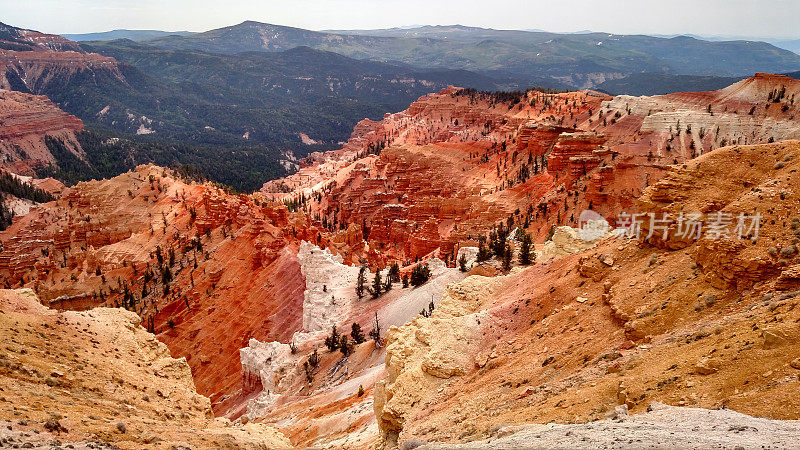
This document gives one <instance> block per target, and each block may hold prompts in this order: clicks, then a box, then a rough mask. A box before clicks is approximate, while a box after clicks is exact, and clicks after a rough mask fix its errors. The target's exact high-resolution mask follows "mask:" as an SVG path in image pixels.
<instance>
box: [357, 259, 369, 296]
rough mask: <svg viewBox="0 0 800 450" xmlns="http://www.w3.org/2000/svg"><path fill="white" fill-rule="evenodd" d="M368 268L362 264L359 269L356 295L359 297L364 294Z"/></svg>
mask: <svg viewBox="0 0 800 450" xmlns="http://www.w3.org/2000/svg"><path fill="white" fill-rule="evenodd" d="M366 273H367V268H366V267H364V266H361V269H359V271H358V281H356V295H357V296H358V298H361V297H363V296H364V283H365V282H366V281H367V275H366Z"/></svg>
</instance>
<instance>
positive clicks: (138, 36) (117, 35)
mask: <svg viewBox="0 0 800 450" xmlns="http://www.w3.org/2000/svg"><path fill="white" fill-rule="evenodd" d="M188 34H191V32H189V31H160V30H111V31H103V32H100V33H79V34H62V35H61V36H63V37H65V38H67V39H69V40H71V41H76V42H82V41H111V40H114V39H130V40H132V41H142V40H145V39H154V38H159V37H164V36H172V35H174V36H186V35H188Z"/></svg>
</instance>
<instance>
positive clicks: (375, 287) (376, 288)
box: [372, 269, 383, 298]
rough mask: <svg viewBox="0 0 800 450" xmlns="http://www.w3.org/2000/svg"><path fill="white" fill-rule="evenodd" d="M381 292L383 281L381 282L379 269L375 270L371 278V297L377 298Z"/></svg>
mask: <svg viewBox="0 0 800 450" xmlns="http://www.w3.org/2000/svg"><path fill="white" fill-rule="evenodd" d="M381 292H383V283H382V282H381V271H380V270H378V269H376V270H375V278H374V279H373V280H372V298H378V297H380V295H381Z"/></svg>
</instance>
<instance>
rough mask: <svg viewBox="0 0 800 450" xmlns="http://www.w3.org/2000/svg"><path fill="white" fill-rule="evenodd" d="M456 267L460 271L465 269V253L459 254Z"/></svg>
mask: <svg viewBox="0 0 800 450" xmlns="http://www.w3.org/2000/svg"><path fill="white" fill-rule="evenodd" d="M458 269H459V270H460V271H462V272H466V271H467V255H465V254H463V253H462V254H461V257H460V258H458Z"/></svg>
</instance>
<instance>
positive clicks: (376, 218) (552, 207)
mask: <svg viewBox="0 0 800 450" xmlns="http://www.w3.org/2000/svg"><path fill="white" fill-rule="evenodd" d="M798 91H800V82H798V81H797V80H793V79H791V78H788V77H781V76H774V75H769V76H768V75H763V74H759V75H756V76H755V77H752V78H750V79H747V80H743V81H742V82H740V83H737V84H734V85H732V86H730V87H728V88H725V89H723V90H720V91H714V92H701V93H681V94H672V95H665V96H654V97H630V96H617V97H614V98H612V97H608V96H604V95H602V94H598V93H594V92H590V91H585V92H570V93H562V94H547V93H542V92H536V91H531V92H528V93H526V94H524V95H523V96H522V97H521V98H518V99H511V100H509V99H499V98H497V97H493V96H491V95H489V94H480V93H475V92H471V91H469V90H461V89H458V88H449V89H445V90H443V91H442V92H440V93H438V94H431V95H428V96H425V97H422V98H420V99H419V100H418V101H417V102H415V103H413V104H412V105H411V106H410V107H409V108H408V109H407V110H406V111H403V112H400V113H396V114H387V115H386V116H385V117H384V119H383V120H382V121H379V122H375V121H369V120H365V121H363V122H361V123H360V124H359V126H358V127H356V130H354V133H353V136H352V137H351V139H350V140H349V141H348V143H347V144H346V145H345V146H344V147H343V148H342V149H341V150H336V151H333V152H328V153H325V154H314V155H312V157H310V158H308V159H307V160H306V161H305V163H304V164H303V167H302V168H301V169H300V171H299V172H298V173H297V174H295V175H292V176H289V177H287V178H284V179H281V180H275V181H271V182H269V183H266V184H265V185H264V188H263V189H262V193H264V194H265V195H266V196H267V198H271V199H276V200H278V199H284V200H285V199H299V198H306V199H307V205H306V206H305V208H306V210H307V211H308V214H309V215H310V216H311V217H312V218H313V219H314V220H315V221H316V222H315V223H316V224H317V225H318V226H319V227H322V228H326V229H328V230H329V231H330V232H331V233H333V235H334V236H336V235H337V234H341V233H344V231H343V230H344V229H347V228H348V227H352V226H354V225H355V226H358V227H360V228H361V229H362V230H361V231H362V234H363V235H364V236H365V237H366V242H367V243H368V244H369V246H370V249H371V250H375V251H377V252H378V253H380V254H381V255H383V259H384V260H383V261H380V260H381V258H378V262H379V263H380V264H384V263H385V262H386V259H385V258H387V257H388V258H397V259H400V260H401V261H410V260H414V259H415V258H418V257H421V256H424V255H426V254H428V253H430V252H432V251H434V250H438V252H439V254H440V255H441V256H443V257H447V256H450V257H452V256H453V255H454V251H455V250H456V249H457V248H458V247H459V246H462V245H476V240H475V239H476V237H477V236H479V235H482V234H485V233H486V232H487V231H488V230H489V228H491V227H492V226H494V225H496V224H497V223H499V222H505V223H512V226H518V225H520V224H523V225H524V224H527V228H528V230H529V231H530V232H532V233H533V234H534V236H535V237H536V238H537V239H539V240H542V239H544V237H545V236H546V235H547V234H548V233H549V231H550V227H551V226H552V225H553V224H557V225H561V224H568V225H573V226H576V225H577V221H578V216H579V215H580V212H581V211H583V210H584V209H593V210H596V211H598V212H599V213H600V214H602V215H603V216H605V217H606V218H607V219H608V220H609V221H610V222H612V223H613V221H614V220H615V218H616V216H617V214H618V213H619V212H621V211H623V210H625V209H629V208H631V207H632V206H633V199H635V198H636V197H637V196H639V195H641V193H642V192H643V191H644V189H645V188H646V187H647V186H649V185H650V184H652V183H654V182H655V181H657V180H658V179H659V178H660V177H662V176H663V175H664V173H666V171H667V169H668V168H669V166H671V165H674V164H680V163H683V162H685V161H687V160H689V159H692V158H694V157H697V156H699V155H702V154H704V153H707V152H708V151H711V150H712V149H714V148H717V147H720V146H725V145H729V144H732V143H739V144H747V143H759V142H764V143H765V142H769V141H771V140H781V139H791V138H800V131H798V130H800V127H798V121H800V117H796V114H795V110H796V109H797V106H795V103H794V102H793V99H794V95H795V94H796V93H797V92H798ZM350 233H352V231H350ZM334 239H335V238H334ZM451 261H452V260H451Z"/></svg>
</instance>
